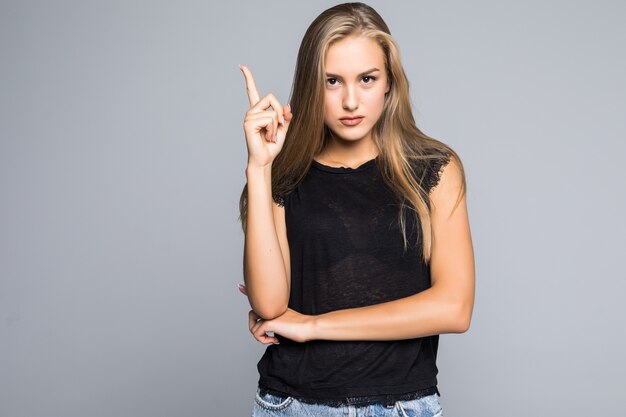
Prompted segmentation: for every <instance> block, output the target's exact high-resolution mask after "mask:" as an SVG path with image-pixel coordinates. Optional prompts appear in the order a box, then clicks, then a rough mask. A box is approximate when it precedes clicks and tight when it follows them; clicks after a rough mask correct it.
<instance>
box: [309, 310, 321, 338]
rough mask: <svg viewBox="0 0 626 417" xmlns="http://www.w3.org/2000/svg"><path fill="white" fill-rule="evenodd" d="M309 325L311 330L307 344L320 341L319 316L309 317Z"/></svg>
mask: <svg viewBox="0 0 626 417" xmlns="http://www.w3.org/2000/svg"><path fill="white" fill-rule="evenodd" d="M308 325H309V330H308V332H307V333H308V335H307V342H308V341H311V340H318V339H320V336H319V316H309V317H308Z"/></svg>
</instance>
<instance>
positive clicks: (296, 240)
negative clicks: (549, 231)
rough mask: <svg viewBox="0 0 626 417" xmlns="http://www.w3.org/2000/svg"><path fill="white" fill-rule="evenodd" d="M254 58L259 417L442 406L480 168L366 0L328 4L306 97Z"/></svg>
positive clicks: (460, 328) (306, 77) (467, 288)
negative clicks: (278, 86) (466, 158)
mask: <svg viewBox="0 0 626 417" xmlns="http://www.w3.org/2000/svg"><path fill="white" fill-rule="evenodd" d="M240 68H241V70H242V72H243V74H244V77H245V81H246V86H247V91H248V97H249V100H250V106H251V107H250V109H249V110H248V111H247V113H246V116H245V121H244V131H245V135H246V142H247V148H248V164H247V168H246V176H247V184H246V186H245V187H244V189H243V193H242V195H241V200H240V215H241V217H240V219H241V221H242V227H243V230H244V233H245V245H244V281H245V285H244V286H241V285H240V291H241V292H242V293H243V294H245V295H247V297H248V299H249V301H250V305H251V307H252V310H251V311H250V312H249V327H250V331H251V332H252V334H253V335H254V337H255V339H256V340H258V341H259V342H261V343H263V344H268V347H267V349H266V350H265V353H264V355H263V357H262V358H261V360H260V361H259V362H258V365H257V368H258V371H259V375H260V377H259V383H258V388H257V390H256V395H255V401H254V409H253V411H252V416H253V417H261V416H301V415H302V416H304V415H307V416H308V415H311V416H355V415H358V416H403V417H405V416H418V415H419V416H441V415H442V407H441V404H440V403H439V401H438V396H439V395H440V393H439V391H438V388H437V378H436V375H437V372H438V370H437V365H436V356H437V347H438V342H439V334H442V333H463V332H465V331H467V329H468V327H469V325H470V320H471V315H472V309H473V303H474V255H473V249H472V242H471V237H470V228H469V221H468V213H467V208H466V200H465V186H466V182H465V174H464V170H463V166H462V164H461V161H460V159H459V157H458V155H457V154H456V153H455V152H454V151H453V150H452V149H451V148H450V147H449V146H447V145H446V144H444V143H442V142H440V141H438V140H436V139H433V138H431V137H429V136H427V135H425V134H424V133H422V132H421V131H420V130H419V129H418V128H417V127H416V125H415V121H414V119H413V115H412V108H411V101H410V95H409V84H408V81H407V78H406V76H405V73H404V70H403V68H402V64H401V62H400V54H399V51H398V47H397V45H396V43H395V42H394V40H393V38H392V37H391V35H390V31H389V28H388V27H387V25H386V24H385V22H384V21H383V19H382V18H381V17H380V16H379V15H378V13H377V12H376V11H375V10H374V9H372V8H371V7H369V6H367V5H365V4H363V3H345V4H340V5H337V6H335V7H332V8H330V9H328V10H326V11H324V12H323V13H322V14H320V15H319V16H318V17H317V18H316V19H315V20H314V21H313V22H312V24H311V25H310V26H309V28H308V30H307V31H306V33H305V35H304V38H303V40H302V43H301V46H300V49H299V53H298V58H297V65H296V70H295V76H294V83H293V89H292V91H291V97H290V99H289V102H290V105H289V104H288V105H286V106H283V105H282V104H281V103H280V102H279V101H278V99H277V98H276V97H275V96H274V95H273V94H267V95H265V96H264V97H260V96H259V93H258V91H257V87H256V85H255V82H254V78H253V76H252V74H251V72H250V69H249V68H247V67H245V66H240ZM270 107H271V108H270Z"/></svg>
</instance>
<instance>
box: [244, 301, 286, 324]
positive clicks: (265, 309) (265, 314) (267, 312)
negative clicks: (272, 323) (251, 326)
mask: <svg viewBox="0 0 626 417" xmlns="http://www.w3.org/2000/svg"><path fill="white" fill-rule="evenodd" d="M287 308H288V306H287V304H286V303H280V304H278V303H275V304H266V305H261V306H256V307H255V306H253V307H252V309H253V310H254V312H255V313H256V314H257V315H258V316H259V317H261V318H262V319H263V320H273V319H275V318H277V317H280V316H282V315H283V314H285V312H286V311H287Z"/></svg>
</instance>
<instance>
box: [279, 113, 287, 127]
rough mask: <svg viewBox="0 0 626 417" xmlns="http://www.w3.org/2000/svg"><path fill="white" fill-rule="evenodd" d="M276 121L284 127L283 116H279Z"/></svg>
mask: <svg viewBox="0 0 626 417" xmlns="http://www.w3.org/2000/svg"><path fill="white" fill-rule="evenodd" d="M278 121H279V122H280V124H281V125H283V126H285V116H283V115H282V114H281V115H280V117H279V118H278Z"/></svg>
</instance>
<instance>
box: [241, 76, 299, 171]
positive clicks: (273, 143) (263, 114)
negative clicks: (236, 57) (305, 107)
mask: <svg viewBox="0 0 626 417" xmlns="http://www.w3.org/2000/svg"><path fill="white" fill-rule="evenodd" d="M239 67H240V68H241V72H243V75H244V77H245V79H246V88H247V90H248V100H249V101H250V109H249V110H248V111H247V112H246V117H245V120H244V123H243V125H244V131H245V133H246V145H247V147H248V165H249V166H250V165H253V166H259V167H263V166H266V165H269V164H270V163H271V162H272V161H273V160H274V158H275V157H276V155H278V153H279V152H280V150H281V149H282V147H283V143H284V142H285V137H286V136H287V129H288V128H289V122H291V118H292V117H293V115H292V113H291V107H290V106H289V104H287V105H286V106H285V107H283V106H282V105H281V104H280V102H279V101H278V99H277V98H276V97H275V96H274V94H272V93H269V94H267V95H266V96H265V97H263V98H262V99H259V92H258V91H257V88H256V84H255V82H254V77H252V73H251V72H250V69H249V68H248V67H246V66H244V65H240V66H239ZM270 106H271V107H272V108H273V109H272V110H268V109H269V107H270Z"/></svg>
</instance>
